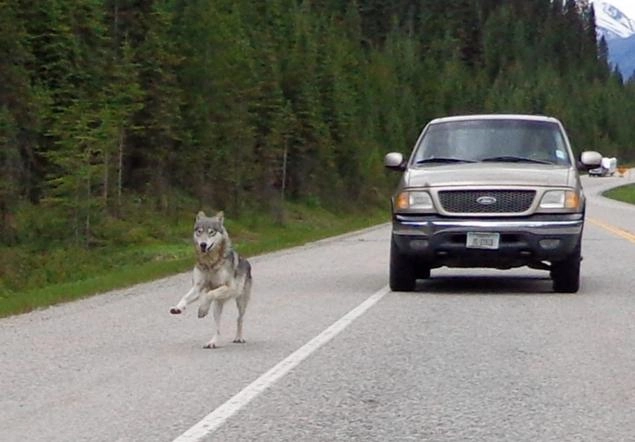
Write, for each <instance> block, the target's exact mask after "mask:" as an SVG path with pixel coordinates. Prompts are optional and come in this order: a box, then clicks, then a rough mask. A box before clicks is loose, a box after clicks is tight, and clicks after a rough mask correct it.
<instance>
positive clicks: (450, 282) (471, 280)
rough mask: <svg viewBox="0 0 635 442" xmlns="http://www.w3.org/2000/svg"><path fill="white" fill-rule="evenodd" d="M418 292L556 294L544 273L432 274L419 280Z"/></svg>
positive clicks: (549, 279)
mask: <svg viewBox="0 0 635 442" xmlns="http://www.w3.org/2000/svg"><path fill="white" fill-rule="evenodd" d="M416 292H426V293H434V294H453V295H456V294H461V295H484V294H486V295H509V294H533V295H536V294H539V295H542V294H554V292H553V287H552V281H551V278H549V275H548V274H545V275H544V276H542V275H528V276H520V275H510V276H502V275H500V276H499V275H496V276H494V275H492V276H490V275H478V276H467V275H442V276H441V275H440V276H434V275H432V277H431V278H429V279H420V280H418V281H417V288H416Z"/></svg>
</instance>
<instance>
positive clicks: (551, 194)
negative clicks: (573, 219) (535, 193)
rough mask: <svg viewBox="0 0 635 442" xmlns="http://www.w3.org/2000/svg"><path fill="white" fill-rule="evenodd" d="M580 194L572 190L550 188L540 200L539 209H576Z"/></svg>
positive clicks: (578, 204)
mask: <svg viewBox="0 0 635 442" xmlns="http://www.w3.org/2000/svg"><path fill="white" fill-rule="evenodd" d="M579 206H580V195H579V194H578V193H577V192H575V191H573V190H550V191H548V192H545V194H544V195H543V196H542V200H540V208H541V209H577V208H579Z"/></svg>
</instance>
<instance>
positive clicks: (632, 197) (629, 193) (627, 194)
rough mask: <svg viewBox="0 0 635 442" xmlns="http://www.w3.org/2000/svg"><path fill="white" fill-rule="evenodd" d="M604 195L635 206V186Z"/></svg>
mask: <svg viewBox="0 0 635 442" xmlns="http://www.w3.org/2000/svg"><path fill="white" fill-rule="evenodd" d="M603 195H604V196H605V197H607V198H611V199H614V200H618V201H623V202H625V203H630V204H635V184H627V185H625V186H620V187H616V188H614V189H611V190H608V191H606V192H604V193H603Z"/></svg>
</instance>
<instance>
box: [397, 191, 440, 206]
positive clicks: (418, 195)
mask: <svg viewBox="0 0 635 442" xmlns="http://www.w3.org/2000/svg"><path fill="white" fill-rule="evenodd" d="M395 208H397V209H402V210H403V209H414V210H432V209H434V205H433V204H432V197H431V196H430V194H429V193H428V192H425V191H421V190H417V191H409V192H401V193H399V194H398V195H397V197H396V198H395Z"/></svg>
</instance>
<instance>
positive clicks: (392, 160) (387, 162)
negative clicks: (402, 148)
mask: <svg viewBox="0 0 635 442" xmlns="http://www.w3.org/2000/svg"><path fill="white" fill-rule="evenodd" d="M384 166H385V167H386V168H387V169H390V170H405V169H406V163H405V161H404V158H403V155H402V154H400V153H399V152H390V153H387V154H386V156H385V157H384Z"/></svg>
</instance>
